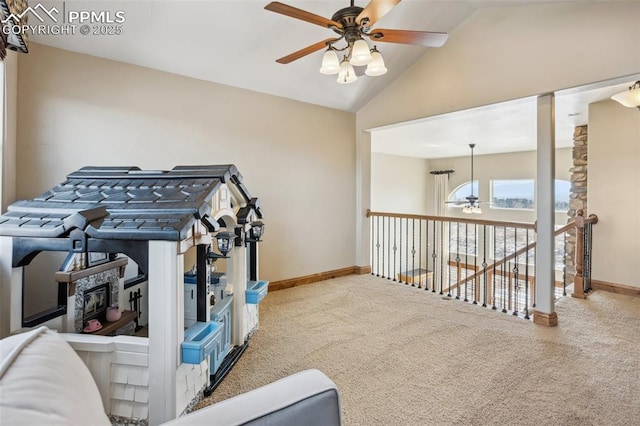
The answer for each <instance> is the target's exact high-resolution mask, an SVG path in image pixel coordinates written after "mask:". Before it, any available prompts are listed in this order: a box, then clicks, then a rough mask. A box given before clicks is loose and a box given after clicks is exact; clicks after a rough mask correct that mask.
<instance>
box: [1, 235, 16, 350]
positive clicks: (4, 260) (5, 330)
mask: <svg viewBox="0 0 640 426" xmlns="http://www.w3.org/2000/svg"><path fill="white" fill-rule="evenodd" d="M12 247H13V239H12V238H11V237H0V338H3V337H7V336H8V335H9V334H10V333H11V315H12V310H11V306H12V304H11V286H12V280H11V273H12V271H11V269H12V268H11V258H12V252H13V248H12Z"/></svg>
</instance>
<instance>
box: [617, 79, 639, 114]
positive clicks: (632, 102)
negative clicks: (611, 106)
mask: <svg viewBox="0 0 640 426" xmlns="http://www.w3.org/2000/svg"><path fill="white" fill-rule="evenodd" d="M611 99H613V100H614V101H616V102H619V103H621V104H622V105H624V106H626V107H629V108H638V111H640V80H638V81H636V82H635V83H634V84H633V86H630V87H629V90H625V91H624V92H622V93H618V94H617V95H613V96H612V97H611Z"/></svg>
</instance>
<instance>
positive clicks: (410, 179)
mask: <svg viewBox="0 0 640 426" xmlns="http://www.w3.org/2000/svg"><path fill="white" fill-rule="evenodd" d="M429 181H430V179H429V161H428V160H425V159H423V158H412V157H404V156H400V155H388V154H381V153H375V152H374V153H372V154H371V210H373V211H378V212H394V213H412V214H427V204H428V200H427V196H428V194H429V191H430V187H429Z"/></svg>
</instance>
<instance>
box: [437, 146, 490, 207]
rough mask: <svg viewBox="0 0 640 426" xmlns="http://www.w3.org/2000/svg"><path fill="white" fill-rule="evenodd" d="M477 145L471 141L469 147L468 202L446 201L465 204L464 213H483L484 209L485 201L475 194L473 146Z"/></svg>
mask: <svg viewBox="0 0 640 426" xmlns="http://www.w3.org/2000/svg"><path fill="white" fill-rule="evenodd" d="M475 147H476V144H475V143H470V144H469V148H471V195H468V196H466V197H464V198H465V200H467V201H466V202H464V201H462V200H457V201H446V202H445V203H446V204H456V205H461V204H462V205H463V207H462V212H463V213H482V209H481V208H480V203H483V202H484V201H478V197H476V196H475V195H474V194H473V148H475Z"/></svg>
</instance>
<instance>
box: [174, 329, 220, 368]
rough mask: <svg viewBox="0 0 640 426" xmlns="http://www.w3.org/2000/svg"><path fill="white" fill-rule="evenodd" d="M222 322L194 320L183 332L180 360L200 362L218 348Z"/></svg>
mask: <svg viewBox="0 0 640 426" xmlns="http://www.w3.org/2000/svg"><path fill="white" fill-rule="evenodd" d="M221 340H222V323H220V322H217V321H209V322H196V323H195V324H194V325H192V326H191V327H189V328H188V329H186V330H185V332H184V342H182V345H181V347H182V362H184V363H187V364H200V363H201V362H202V361H204V359H205V358H206V357H208V356H211V355H212V354H213V355H214V356H215V354H216V352H217V351H219V350H220V346H221Z"/></svg>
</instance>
